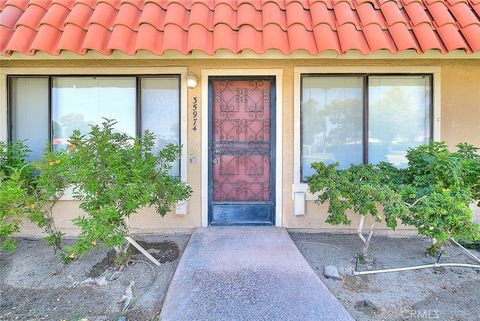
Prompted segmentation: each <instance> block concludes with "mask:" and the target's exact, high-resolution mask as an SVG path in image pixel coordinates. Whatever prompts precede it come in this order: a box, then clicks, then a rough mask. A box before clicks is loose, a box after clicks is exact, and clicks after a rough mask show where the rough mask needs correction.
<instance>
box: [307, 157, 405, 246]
mask: <svg viewBox="0 0 480 321" xmlns="http://www.w3.org/2000/svg"><path fill="white" fill-rule="evenodd" d="M337 166H338V163H335V164H331V165H325V164H323V163H314V164H312V167H313V168H314V169H315V171H316V173H315V174H314V175H312V176H310V177H309V178H308V185H309V190H310V192H311V193H318V198H317V199H316V201H315V202H316V203H325V202H327V201H328V202H329V207H328V217H327V220H326V222H327V223H330V224H334V225H337V224H344V225H350V223H351V220H350V219H349V218H348V216H347V211H348V210H353V211H354V212H355V213H357V214H359V215H360V216H361V219H360V224H359V227H358V235H359V237H360V239H361V240H362V241H363V243H364V247H363V255H366V254H367V250H368V247H369V244H370V240H371V237H372V233H373V227H374V224H372V225H371V226H370V232H369V235H368V237H367V238H365V237H364V236H363V234H362V230H363V225H364V219H365V217H366V216H368V215H370V216H371V217H372V218H373V219H374V221H375V222H381V221H382V218H381V216H380V214H379V212H378V205H379V204H380V205H382V206H383V213H384V217H385V221H386V223H387V226H388V227H390V228H392V229H394V228H395V227H396V226H397V220H398V219H400V218H401V217H402V216H403V215H405V214H406V213H407V212H408V208H407V206H406V205H405V203H404V202H403V201H402V199H401V197H400V195H398V193H396V192H395V190H394V189H392V187H391V186H390V185H391V180H392V178H393V177H395V178H398V177H399V176H400V175H399V172H398V171H397V170H396V169H395V168H394V167H393V166H391V165H389V164H386V163H381V164H379V165H364V164H361V165H352V166H351V167H350V168H348V169H344V170H338V169H337Z"/></svg>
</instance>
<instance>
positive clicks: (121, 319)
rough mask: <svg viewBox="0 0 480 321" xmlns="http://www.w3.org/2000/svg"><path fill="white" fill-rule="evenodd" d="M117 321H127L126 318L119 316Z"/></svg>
mask: <svg viewBox="0 0 480 321" xmlns="http://www.w3.org/2000/svg"><path fill="white" fill-rule="evenodd" d="M117 321H127V318H126V317H124V316H123V315H121V316H119V317H118V319H117Z"/></svg>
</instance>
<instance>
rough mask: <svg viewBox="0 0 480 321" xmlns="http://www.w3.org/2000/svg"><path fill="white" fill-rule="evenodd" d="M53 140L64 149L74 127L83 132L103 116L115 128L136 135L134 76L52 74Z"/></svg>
mask: <svg viewBox="0 0 480 321" xmlns="http://www.w3.org/2000/svg"><path fill="white" fill-rule="evenodd" d="M52 82H53V83H52V143H53V146H54V148H58V147H60V148H65V147H66V144H67V141H68V138H69V137H70V136H71V135H72V133H73V131H74V130H80V132H81V133H82V134H85V133H87V132H88V131H89V129H90V125H101V123H102V122H103V121H104V120H103V118H109V119H115V120H116V121H117V124H116V125H115V129H116V130H117V131H119V132H122V133H125V134H128V135H130V136H135V133H136V132H135V114H136V111H135V105H136V97H135V96H136V93H135V92H136V88H135V86H136V83H135V77H53V79H52Z"/></svg>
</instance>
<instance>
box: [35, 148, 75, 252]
mask: <svg viewBox="0 0 480 321" xmlns="http://www.w3.org/2000/svg"><path fill="white" fill-rule="evenodd" d="M69 161H70V159H69V155H68V153H67V151H66V150H63V149H61V150H57V151H52V148H51V146H50V145H48V146H47V148H46V149H45V152H44V154H43V157H42V160H41V161H40V162H36V163H35V167H36V169H37V170H38V171H39V174H38V176H37V177H35V179H34V180H33V182H32V184H33V189H32V195H33V199H34V206H32V207H31V209H30V210H29V213H28V217H29V219H30V220H31V221H32V222H34V223H35V224H36V225H37V226H38V227H40V228H41V229H42V230H43V231H44V232H45V233H46V234H47V236H46V237H45V240H46V242H47V243H48V245H50V246H52V247H53V249H54V250H55V251H56V250H58V249H60V248H61V241H62V236H63V235H64V233H62V232H61V231H59V230H58V229H57V227H56V226H55V221H54V219H53V208H54V206H55V204H57V202H58V201H59V200H60V198H61V197H62V196H63V195H64V192H65V189H66V188H67V187H68V185H69V183H70V168H69V167H70V163H69Z"/></svg>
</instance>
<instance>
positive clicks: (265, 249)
mask: <svg viewBox="0 0 480 321" xmlns="http://www.w3.org/2000/svg"><path fill="white" fill-rule="evenodd" d="M161 320H162V321H234V320H242V321H270V320H271V321H310V320H311V321H313V320H315V321H321V320H329V321H343V320H349V321H351V320H353V318H352V317H351V316H350V314H348V312H347V311H346V310H345V309H344V307H343V306H342V305H341V304H340V303H339V302H338V301H337V300H336V299H335V297H334V296H333V295H332V294H331V293H330V291H329V290H328V289H327V287H326V286H325V285H324V284H323V283H322V281H320V279H319V278H318V276H317V275H316V274H315V272H314V271H313V270H312V269H311V267H310V266H309V265H308V263H307V262H306V261H305V259H304V258H303V256H302V254H301V253H300V251H299V250H298V249H297V247H296V246H295V244H294V243H293V241H292V239H291V238H290V235H289V234H288V233H287V231H286V230H285V229H282V228H275V227H209V228H199V229H197V230H195V232H194V233H193V235H192V237H191V239H190V241H189V243H188V245H187V248H186V249H185V252H184V254H183V256H182V258H181V260H180V263H179V265H178V267H177V270H176V272H175V275H174V276H173V279H172V283H171V284H170V287H169V289H168V292H167V296H166V298H165V302H164V304H163V308H162V313H161Z"/></svg>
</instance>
